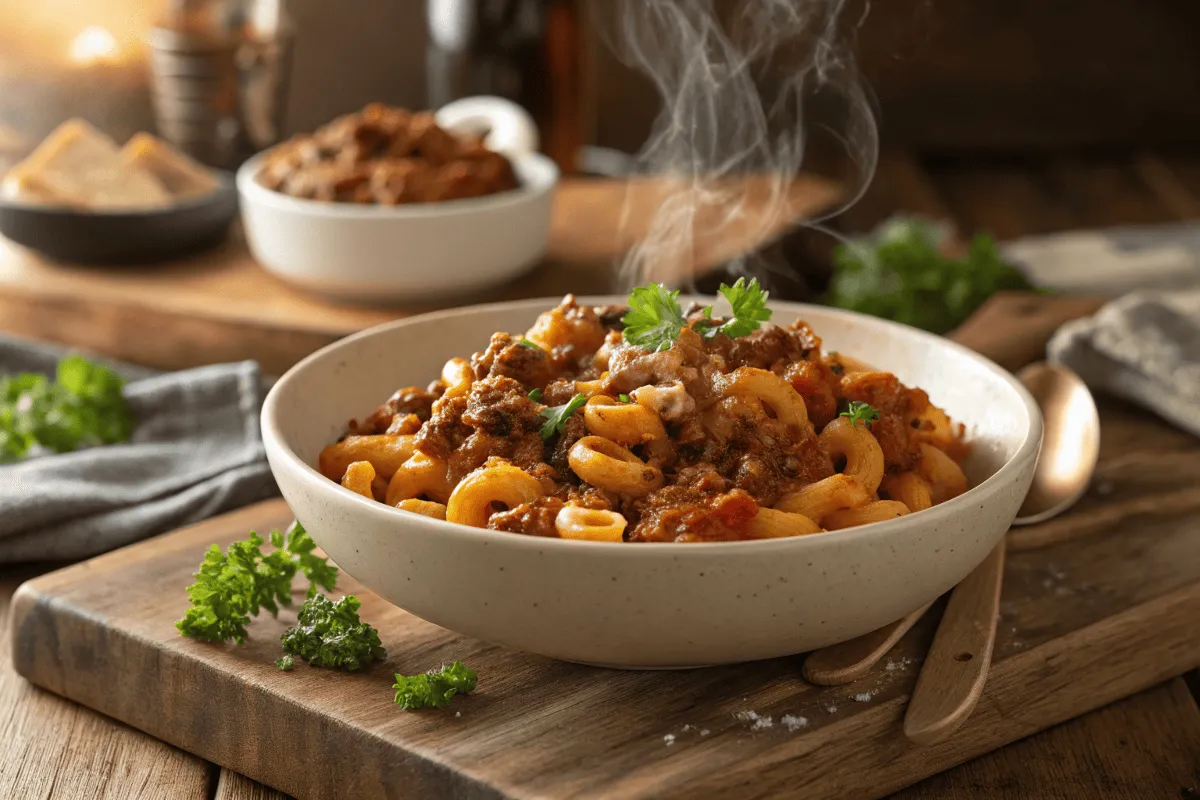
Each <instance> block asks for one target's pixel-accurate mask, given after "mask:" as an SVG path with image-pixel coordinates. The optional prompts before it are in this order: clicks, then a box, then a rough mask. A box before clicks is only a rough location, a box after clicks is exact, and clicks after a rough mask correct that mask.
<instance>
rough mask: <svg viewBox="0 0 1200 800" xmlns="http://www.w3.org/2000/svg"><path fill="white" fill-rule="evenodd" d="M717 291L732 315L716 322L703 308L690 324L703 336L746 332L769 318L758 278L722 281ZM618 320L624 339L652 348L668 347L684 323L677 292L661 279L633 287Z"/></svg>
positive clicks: (754, 329) (709, 310)
mask: <svg viewBox="0 0 1200 800" xmlns="http://www.w3.org/2000/svg"><path fill="white" fill-rule="evenodd" d="M717 291H718V292H719V293H720V295H721V296H722V297H724V298H725V299H726V300H727V301H729V307H730V308H731V309H732V310H733V316H732V317H730V318H729V319H727V320H725V321H724V322H720V323H718V322H717V321H716V320H714V319H712V312H713V307H712V306H707V307H706V308H704V310H703V313H704V316H705V317H707V319H703V320H699V321H698V322H696V323H695V324H694V325H693V327H694V328H695V330H696V331H697V332H698V333H699V334H700V335H701V336H703V337H704V338H706V339H711V338H713V337H714V336H716V335H717V334H719V333H720V334H724V335H725V336H729V337H737V336H748V335H750V334H751V333H754V331H756V330H758V329H759V328H760V327H762V323H764V322H768V321H770V319H771V309H769V308H767V297H768V296H769V294H768V292H766V291H764V290H763V288H762V286H760V285H759V283H758V278H751V279H750V280H749V281H747V280H746V279H745V278H738V279H737V280H736V281H735V282H734V284H733V286H728V285H726V284H724V283H722V284H721V288H720V289H718V290H717ZM621 322H622V323H624V325H625V341H627V342H629V343H630V344H632V345H636V346H637V347H641V348H644V349H646V350H653V351H655V352H658V351H662V350H669V349H670V348H671V345H673V344H675V341H676V340H677V339H678V338H679V334H680V333H682V332H683V329H684V328H685V327H687V320H686V319H685V318H684V316H683V309H682V308H681V307H680V305H679V292H678V291H674V292H672V291H669V290H668V289H667V287H665V286H663V285H662V284H661V283H652V284H649V285H648V286H639V287H638V288H636V289H634V290H633V292H631V293H630V295H629V312H628V313H627V314H626V315H625V316H624V317H622V318H621Z"/></svg>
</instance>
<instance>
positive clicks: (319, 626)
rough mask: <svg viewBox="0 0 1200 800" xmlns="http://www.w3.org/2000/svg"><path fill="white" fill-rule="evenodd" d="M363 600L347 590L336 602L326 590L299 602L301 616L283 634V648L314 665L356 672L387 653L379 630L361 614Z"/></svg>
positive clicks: (281, 639) (289, 653)
mask: <svg viewBox="0 0 1200 800" xmlns="http://www.w3.org/2000/svg"><path fill="white" fill-rule="evenodd" d="M361 605H362V603H361V602H360V601H359V599H358V598H357V597H355V596H354V595H352V594H348V595H346V596H345V597H343V598H342V599H341V600H338V601H337V602H333V601H331V600H330V599H329V598H328V597H326V596H325V595H323V594H319V595H316V596H315V597H310V598H309V599H307V600H305V601H304V605H302V606H300V613H299V619H298V621H297V624H296V626H295V627H293V628H288V630H287V631H286V632H285V633H284V634H283V636H282V637H280V641H281V642H282V643H283V651H284V652H285V653H287V654H288V655H290V656H299V657H300V658H302V659H304V660H305V661H307V662H308V663H309V664H311V665H312V666H314V667H329V668H331V669H344V670H346V671H347V672H354V671H355V670H359V669H362V668H363V667H365V666H367V665H368V664H370V663H371V662H372V661H376V660H379V659H382V658H383V657H384V656H386V655H387V651H386V650H384V649H383V645H382V644H381V643H380V641H379V631H377V630H375V629H374V628H373V627H371V626H370V625H368V624H367V623H365V622H363V621H362V620H360V619H359V618H358V609H359V606H361Z"/></svg>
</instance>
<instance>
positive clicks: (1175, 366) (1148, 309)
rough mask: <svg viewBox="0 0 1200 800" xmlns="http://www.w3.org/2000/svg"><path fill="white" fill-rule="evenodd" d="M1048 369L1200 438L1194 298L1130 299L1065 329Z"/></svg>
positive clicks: (1199, 340)
mask: <svg viewBox="0 0 1200 800" xmlns="http://www.w3.org/2000/svg"><path fill="white" fill-rule="evenodd" d="M1048 353H1049V357H1050V360H1051V361H1055V362H1057V363H1060V364H1063V365H1065V366H1067V367H1070V368H1071V369H1073V370H1075V372H1077V373H1078V374H1079V376H1080V377H1081V378H1083V380H1084V381H1085V382H1086V383H1087V384H1088V385H1089V386H1091V387H1092V388H1095V389H1100V390H1104V391H1107V392H1109V393H1111V394H1114V395H1117V396H1118V397H1123V398H1125V399H1127V400H1130V401H1132V402H1134V403H1137V404H1139V405H1141V406H1143V407H1145V408H1146V409H1147V410H1149V411H1152V412H1154V413H1156V414H1158V415H1159V416H1161V417H1163V418H1164V419H1166V420H1167V421H1169V422H1172V423H1174V424H1175V425H1177V426H1179V427H1180V428H1182V429H1184V430H1186V431H1189V432H1190V433H1192V434H1194V435H1196V436H1200V290H1196V289H1192V290H1189V291H1180V292H1172V293H1167V292H1135V293H1133V294H1130V295H1127V296H1125V297H1123V298H1121V299H1120V300H1116V301H1114V302H1112V303H1109V304H1108V305H1106V306H1105V307H1104V308H1102V309H1101V310H1100V312H1099V313H1097V314H1096V315H1095V316H1094V317H1090V318H1088V319H1081V320H1076V321H1074V322H1071V323H1068V324H1066V325H1064V326H1063V327H1062V328H1061V329H1060V330H1059V331H1058V332H1057V333H1056V334H1055V335H1054V338H1053V339H1051V341H1050V345H1049V348H1048Z"/></svg>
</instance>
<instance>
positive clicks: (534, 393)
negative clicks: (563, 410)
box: [529, 389, 542, 403]
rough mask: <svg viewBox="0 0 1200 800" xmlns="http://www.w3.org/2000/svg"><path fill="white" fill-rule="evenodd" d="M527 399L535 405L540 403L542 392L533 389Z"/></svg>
mask: <svg viewBox="0 0 1200 800" xmlns="http://www.w3.org/2000/svg"><path fill="white" fill-rule="evenodd" d="M529 399H530V400H532V401H533V402H535V403H540V402H542V390H541V389H534V390H533V391H532V392H530V393H529Z"/></svg>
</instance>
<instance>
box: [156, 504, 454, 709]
mask: <svg viewBox="0 0 1200 800" xmlns="http://www.w3.org/2000/svg"><path fill="white" fill-rule="evenodd" d="M269 540H270V543H271V545H272V546H273V547H274V548H275V549H274V550H272V551H271V552H270V553H267V554H264V553H263V552H262V546H263V545H264V544H266V543H267V542H266V540H264V539H263V538H262V537H261V536H259V535H258V534H257V533H254V532H251V533H250V536H249V538H248V539H246V540H244V541H240V542H233V543H232V544H230V545H229V547H228V548H226V550H225V552H222V551H221V548H220V547H219V546H218V545H215V544H214V545H212V546H211V547H210V548H209V549H208V551H207V552H206V553H205V556H204V561H203V563H201V564H200V569H199V571H197V572H196V574H195V578H196V582H195V583H193V584H192V585H191V586H189V587H188V590H187V592H188V597H189V598H190V599H191V603H192V605H191V608H189V609H188V610H187V613H186V614H185V615H184V617H183V619H181V620H179V621H178V622H176V623H175V627H176V628H178V629H179V632H180V634H182V635H183V636H188V637H192V638H194V639H200V640H202V641H207V642H228V641H235V642H237V643H238V644H241V643H242V642H244V641H245V639H246V635H247V632H246V626H247V625H249V624H250V617H251V616H258V613H259V612H260V611H261V610H262V609H266V610H267V611H268V612H270V613H271V614H272V615H273V616H278V614H279V607H280V606H287V605H291V602H292V579H293V578H294V577H295V576H296V574H297V573H299V574H302V575H303V576H304V577H305V578H306V579H307V580H308V583H309V585H308V599H306V600H305V601H304V604H303V605H301V606H300V609H299V613H298V614H297V620H296V624H295V625H293V626H292V627H290V628H288V629H287V631H285V632H284V634H283V636H281V637H280V643H281V644H282V646H283V651H284V654H283V656H281V657H280V658H279V659H278V660H277V661H276V662H275V666H277V667H279V669H281V670H283V671H284V672H291V671H292V670H293V669H295V667H296V660H297V659H300V660H301V661H304V662H305V663H307V664H308V665H310V666H313V667H326V668H329V669H340V670H344V671H346V672H355V671H357V670H360V669H362V668H364V667H366V666H369V665H370V664H373V663H375V662H376V661H380V660H382V659H384V658H386V657H387V651H386V650H385V649H384V647H383V643H382V642H381V641H380V639H379V631H378V630H376V629H375V628H374V626H372V625H371V624H369V623H367V622H363V621H362V619H360V618H359V615H358V610H359V608H360V607H361V606H362V603H361V602H360V601H359V599H358V598H357V597H356V596H354V595H345V596H344V597H342V598H341V599H339V600H330V599H329V598H328V597H326V596H325V595H323V594H321V593H320V592H319V591H318V589H319V588H320V589H325V590H326V591H333V590H334V588H335V587H336V584H337V575H338V568H337V567H335V566H333V565H332V564H330V563H329V559H328V558H326V557H325V556H318V555H316V553H315V552H314V551H315V550H316V543H315V542H314V541H313V539H312V537H311V536H309V534H308V532H307V531H306V530H304V527H303V526H302V525H301V524H300V523H299V522H296V523H294V524H293V525H292V527H291V528H290V530H289V531H288V532H287V533H286V534H285V533H282V532H280V531H278V530H275V531H271V533H270V535H269ZM395 680H396V683H395V684H394V685H393V686H392V689H393V690H394V691H395V702H396V703H397V704H398V705H399V706H400V707H401V708H403V709H405V710H408V711H413V710H416V709H421V708H445V707H446V706H448V705H450V700H451V698H453V697H454V696H455V695H458V694H469V693H470V692H472V691H474V690H475V685H476V682H477V676H476V674H475V670H473V669H471V668H469V667H467V666H466V665H464V664H463V663H462V662H460V661H455V662H454V663H453V664H451V665H450V666H448V667H443V668H442V669H441V670H435V671H433V672H426V673H421V674H418V675H411V676H405V675H400V674H396V675H395Z"/></svg>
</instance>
